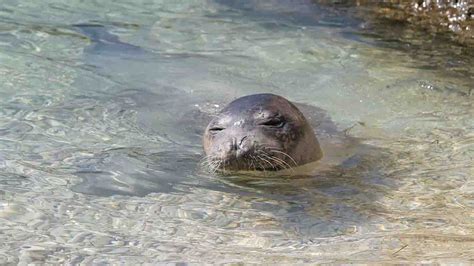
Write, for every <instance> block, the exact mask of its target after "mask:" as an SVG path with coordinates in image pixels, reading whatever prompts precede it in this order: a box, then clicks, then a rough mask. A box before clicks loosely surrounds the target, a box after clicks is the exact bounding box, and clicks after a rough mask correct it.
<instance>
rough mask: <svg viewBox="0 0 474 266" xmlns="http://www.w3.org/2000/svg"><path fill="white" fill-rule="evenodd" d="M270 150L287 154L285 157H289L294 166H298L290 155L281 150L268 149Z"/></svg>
mask: <svg viewBox="0 0 474 266" xmlns="http://www.w3.org/2000/svg"><path fill="white" fill-rule="evenodd" d="M270 151H271V152H276V153H280V154H283V155H285V156H287V157H288V158H290V160H291V161H292V162H293V163H294V164H295V166H298V164H297V163H296V161H295V159H293V157H291V156H290V155H288V154H287V153H285V152H282V151H279V150H270Z"/></svg>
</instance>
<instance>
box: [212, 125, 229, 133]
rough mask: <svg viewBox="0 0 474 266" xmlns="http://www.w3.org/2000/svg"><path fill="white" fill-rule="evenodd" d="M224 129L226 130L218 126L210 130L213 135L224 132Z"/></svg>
mask: <svg viewBox="0 0 474 266" xmlns="http://www.w3.org/2000/svg"><path fill="white" fill-rule="evenodd" d="M224 129H225V128H223V127H219V126H216V127H211V128H209V131H211V132H212V133H217V132H219V131H222V130H224Z"/></svg>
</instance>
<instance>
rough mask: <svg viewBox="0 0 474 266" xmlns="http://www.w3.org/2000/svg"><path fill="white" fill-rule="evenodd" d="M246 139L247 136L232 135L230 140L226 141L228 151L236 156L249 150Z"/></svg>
mask: <svg viewBox="0 0 474 266" xmlns="http://www.w3.org/2000/svg"><path fill="white" fill-rule="evenodd" d="M247 139H248V136H243V137H233V138H232V139H230V141H229V142H228V143H229V144H228V145H229V146H228V147H229V150H228V152H229V153H231V154H233V155H234V156H236V157H240V156H242V155H244V154H245V153H247V152H248V150H249V145H248V143H247V142H248V141H247Z"/></svg>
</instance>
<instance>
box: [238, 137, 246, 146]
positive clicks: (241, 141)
mask: <svg viewBox="0 0 474 266" xmlns="http://www.w3.org/2000/svg"><path fill="white" fill-rule="evenodd" d="M247 137H248V136H244V137H243V138H242V139H241V140H240V142H239V147H242V144H243V143H244V140H245V139H246V138H247Z"/></svg>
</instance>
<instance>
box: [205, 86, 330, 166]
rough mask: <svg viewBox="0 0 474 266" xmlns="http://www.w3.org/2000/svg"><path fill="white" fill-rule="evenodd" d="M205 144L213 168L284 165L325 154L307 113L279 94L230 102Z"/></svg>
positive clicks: (214, 122)
mask: <svg viewBox="0 0 474 266" xmlns="http://www.w3.org/2000/svg"><path fill="white" fill-rule="evenodd" d="M203 144H204V151H205V152H206V163H207V164H208V165H209V166H210V168H211V170H217V169H221V170H280V169H285V168H292V167H295V166H298V165H302V164H306V163H309V162H312V161H316V160H319V159H320V158H321V157H322V152H321V148H320V146H319V143H318V140H317V139H316V136H315V134H314V131H313V129H312V128H311V126H310V125H309V124H308V122H307V121H306V119H305V117H304V116H303V114H302V113H301V112H300V111H299V110H298V108H296V106H295V105H293V104H292V103H291V102H289V101H288V100H286V99H285V98H283V97H281V96H278V95H274V94H255V95H249V96H244V97H242V98H239V99H237V100H235V101H233V102H231V103H230V104H229V105H228V106H227V107H225V108H224V109H223V110H222V111H221V112H220V113H219V114H218V115H217V116H216V117H215V118H214V119H213V120H212V121H211V122H210V123H209V125H208V126H207V128H206V131H205V133H204V136H203Z"/></svg>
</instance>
